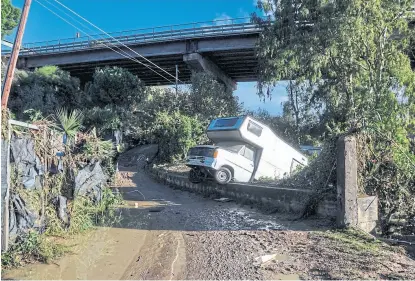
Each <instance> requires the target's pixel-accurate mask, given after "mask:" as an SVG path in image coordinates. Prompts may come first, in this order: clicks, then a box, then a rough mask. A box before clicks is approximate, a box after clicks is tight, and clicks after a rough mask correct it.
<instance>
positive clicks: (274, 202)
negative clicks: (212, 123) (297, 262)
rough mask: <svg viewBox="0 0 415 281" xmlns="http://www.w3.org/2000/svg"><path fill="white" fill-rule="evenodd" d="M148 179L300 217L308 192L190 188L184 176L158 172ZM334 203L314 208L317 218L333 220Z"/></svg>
mask: <svg viewBox="0 0 415 281" xmlns="http://www.w3.org/2000/svg"><path fill="white" fill-rule="evenodd" d="M152 175H153V176H154V177H155V178H156V179H158V180H159V181H161V182H163V183H164V184H166V185H169V186H172V187H174V188H179V189H183V190H187V191H191V192H195V193H199V194H202V195H207V196H217V197H226V198H230V199H233V200H235V201H237V202H240V203H244V204H252V205H256V206H257V207H260V208H261V209H267V210H272V211H277V212H286V213H294V214H300V213H302V211H303V210H304V208H305V204H306V202H307V199H308V198H309V197H310V195H311V194H312V191H311V190H306V189H289V188H278V187H269V186H262V185H258V184H255V185H251V184H245V183H230V184H227V185H218V184H215V183H214V182H211V181H208V182H203V183H198V184H194V183H191V182H189V180H188V179H187V177H186V176H183V175H178V174H174V173H169V172H167V171H165V170H163V169H160V168H154V169H152ZM335 209H336V203H335V201H334V200H326V201H322V202H321V203H320V205H319V206H318V208H317V215H319V216H323V217H335V214H336V212H335V211H333V210H335Z"/></svg>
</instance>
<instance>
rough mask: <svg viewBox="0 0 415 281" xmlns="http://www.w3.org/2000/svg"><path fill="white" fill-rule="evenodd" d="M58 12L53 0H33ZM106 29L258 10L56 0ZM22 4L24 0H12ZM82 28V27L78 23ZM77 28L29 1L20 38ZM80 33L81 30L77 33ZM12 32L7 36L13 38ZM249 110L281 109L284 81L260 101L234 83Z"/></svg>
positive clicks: (206, 1)
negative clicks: (267, 98) (29, 5)
mask: <svg viewBox="0 0 415 281" xmlns="http://www.w3.org/2000/svg"><path fill="white" fill-rule="evenodd" d="M37 1H39V2H41V3H43V4H44V5H47V6H49V7H51V8H52V9H53V10H55V11H57V12H58V13H60V14H62V12H61V11H59V10H58V9H57V8H55V7H53V6H51V5H55V6H56V7H60V6H59V5H58V4H56V2H54V1H53V0H37ZM60 1H61V2H62V3H63V4H64V5H66V6H68V7H69V8H71V9H72V10H74V11H76V12H77V13H79V14H80V15H81V16H83V17H85V18H86V19H88V20H89V21H91V22H92V23H94V24H95V25H97V26H99V27H100V28H102V29H104V30H105V31H106V32H112V31H121V30H131V29H139V28H146V27H154V26H162V25H172V24H182V23H189V22H202V21H210V20H215V19H227V18H238V17H249V16H250V14H251V13H253V12H259V11H258V10H257V9H256V7H255V2H256V0H60ZM12 3H13V5H15V6H17V7H20V8H21V7H22V6H23V3H24V0H12ZM81 28H82V27H81ZM77 32H78V30H76V29H75V28H74V27H72V26H70V25H69V24H67V23H66V22H64V21H62V20H61V19H60V18H58V17H56V16H55V15H54V14H52V13H51V12H49V11H48V10H46V9H45V8H43V7H42V6H41V5H40V4H39V3H38V2H36V1H34V0H33V1H32V6H31V9H30V12H29V18H28V21H27V24H26V30H25V34H24V38H23V42H24V43H29V42H36V41H46V40H53V39H62V38H71V37H74V36H75V34H76V33H77ZM81 35H82V34H81ZM13 38H14V34H13V35H12V36H9V37H7V38H6V39H7V40H10V41H13ZM234 93H235V95H236V96H238V97H239V100H240V101H241V102H243V103H244V104H245V107H246V108H248V109H250V110H255V109H258V108H263V109H266V110H268V111H269V112H270V113H272V114H279V113H281V108H282V107H281V102H282V101H285V100H286V95H287V94H286V90H285V85H284V84H281V85H279V86H277V87H276V88H275V90H274V91H273V97H272V100H267V101H266V102H265V103H263V102H261V100H260V99H259V97H258V96H257V94H256V83H238V89H237V90H236V91H235V92H234Z"/></svg>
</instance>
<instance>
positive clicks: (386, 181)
mask: <svg viewBox="0 0 415 281" xmlns="http://www.w3.org/2000/svg"><path fill="white" fill-rule="evenodd" d="M260 8H262V9H263V10H264V11H265V12H267V13H271V14H272V16H273V17H274V18H275V21H273V22H272V23H269V24H265V25H264V32H263V33H262V34H261V36H260V40H259V48H258V57H259V62H260V67H259V76H260V82H259V83H258V88H259V94H260V95H261V96H269V95H270V88H272V87H273V86H275V84H276V83H277V82H278V81H280V80H284V79H285V80H287V79H288V80H291V81H293V82H291V83H290V84H289V89H288V90H289V91H288V92H289V100H288V102H287V103H286V104H285V106H284V117H285V118H287V120H290V124H292V125H293V128H294V130H293V131H294V132H296V137H297V138H298V141H304V137H306V136H310V137H311V139H315V140H318V141H322V140H330V139H331V138H332V136H338V135H340V134H343V133H347V132H350V131H354V130H356V128H357V129H363V130H364V131H365V136H366V137H367V138H369V139H371V142H370V143H368V144H362V147H364V146H367V149H369V150H370V152H371V153H363V155H364V157H365V158H364V159H361V161H360V162H361V171H360V175H361V176H362V179H361V186H362V188H363V192H366V193H369V194H375V195H378V196H379V199H380V203H379V204H380V206H381V208H380V209H381V214H380V215H381V217H382V228H383V233H385V234H389V233H390V232H393V231H392V230H391V227H392V224H391V219H390V218H391V217H394V216H397V217H399V218H401V217H402V216H403V217H404V220H406V222H407V224H406V227H407V226H409V221H410V220H412V219H413V213H414V212H413V208H414V203H413V202H414V201H413V196H414V190H413V186H414V180H413V179H414V175H413V170H414V165H413V163H414V160H413V158H414V154H413V148H412V147H411V145H412V144H411V143H410V141H409V139H408V136H410V135H413V134H414V120H415V103H414V101H415V72H414V71H413V70H412V69H411V63H410V59H409V57H408V53H410V52H411V49H412V50H413V44H412V46H411V42H412V43H413V39H414V37H413V36H414V31H413V28H412V29H411V28H410V27H409V23H410V22H413V21H414V20H415V14H414V13H413V1H412V0H404V1H392V0H364V1H363V0H356V1H307V0H304V1H292V0H271V1H268V3H266V4H265V5H262V6H261V5H260ZM254 20H255V21H256V22H258V23H259V24H264V23H266V22H264V21H262V20H260V19H259V18H258V17H254ZM391 144H394V145H391ZM323 152H324V151H323ZM323 154H325V153H323ZM375 156H376V157H375ZM374 157H375V159H374ZM317 159H321V155H320V156H319V157H318V158H317ZM317 159H316V160H317ZM372 160H373V161H376V164H373V163H372V162H371V161H372ZM325 161H327V160H325ZM312 166H316V167H315V168H313V167H312ZM317 167H318V168H323V167H322V165H321V164H320V163H317V162H316V161H314V162H313V164H312V165H310V167H309V168H306V169H304V171H301V172H300V173H299V174H298V175H301V174H304V173H306V172H307V171H310V170H312V169H316V168H317ZM323 169H329V168H328V167H325V168H323ZM326 172H328V171H327V170H326ZM313 174H314V173H312V174H311V176H312V175H313ZM298 175H296V176H298ZM321 178H325V177H321ZM307 180H308V181H309V182H310V183H311V185H313V186H319V187H321V184H317V185H316V182H314V180H318V178H317V179H314V178H308V179H307ZM329 182H330V181H329ZM316 189H318V188H316ZM323 190H324V189H323ZM323 190H320V191H319V192H317V194H318V193H320V194H322V195H320V196H323V195H324V193H321V191H323ZM314 201H316V200H314ZM402 213H404V214H405V215H402ZM395 230H396V228H395Z"/></svg>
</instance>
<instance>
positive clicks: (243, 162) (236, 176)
mask: <svg viewBox="0 0 415 281" xmlns="http://www.w3.org/2000/svg"><path fill="white" fill-rule="evenodd" d="M207 136H208V138H209V139H210V140H211V141H212V142H213V143H214V145H198V146H195V147H193V148H191V149H190V150H189V153H188V157H187V161H186V165H187V166H188V167H190V168H192V169H191V170H190V173H189V180H190V181H191V182H195V183H196V182H200V181H201V180H203V179H207V178H212V177H213V178H214V179H215V181H216V182H218V183H219V184H227V183H228V182H230V181H231V180H233V181H235V182H250V181H253V180H254V179H255V180H258V179H260V178H263V177H264V178H275V179H278V178H282V177H283V176H288V175H290V174H291V173H292V172H293V171H294V170H295V169H296V167H297V166H298V165H301V166H304V165H307V158H306V157H305V156H304V155H303V154H301V153H300V152H298V151H297V150H295V149H294V148H293V147H291V146H290V145H288V144H287V143H285V142H284V141H283V140H281V139H280V138H279V137H278V136H277V135H275V134H274V133H273V132H272V131H271V129H270V128H268V127H267V126H265V125H264V124H262V123H260V122H258V121H256V120H255V119H253V118H252V117H250V116H240V117H227V118H219V119H215V120H213V121H212V122H211V123H210V125H209V127H208V129H207Z"/></svg>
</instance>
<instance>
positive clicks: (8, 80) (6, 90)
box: [1, 0, 32, 108]
mask: <svg viewBox="0 0 415 281" xmlns="http://www.w3.org/2000/svg"><path fill="white" fill-rule="evenodd" d="M31 3H32V0H25V4H24V7H23V12H22V16H21V17H20V22H19V27H18V29H17V34H16V38H15V40H14V44H13V49H12V53H11V55H10V60H9V65H8V66H7V71H6V77H5V78H4V84H3V93H2V95H1V107H2V108H7V101H8V100H9V94H10V88H11V87H12V82H13V76H14V71H15V69H16V64H17V58H18V56H19V51H20V47H21V45H22V39H23V33H24V29H25V26H26V21H27V16H28V15H29V9H30V4H31Z"/></svg>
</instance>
